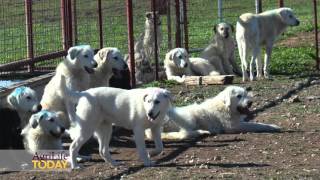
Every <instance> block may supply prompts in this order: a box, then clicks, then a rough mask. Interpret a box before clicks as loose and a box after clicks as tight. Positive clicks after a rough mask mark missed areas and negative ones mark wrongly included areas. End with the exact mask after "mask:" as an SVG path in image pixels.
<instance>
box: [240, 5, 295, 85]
mask: <svg viewBox="0 0 320 180" xmlns="http://www.w3.org/2000/svg"><path fill="white" fill-rule="evenodd" d="M299 23H300V22H299V20H298V19H297V18H296V17H295V16H294V14H293V11H292V10H291V9H290V8H279V9H274V10H270V11H265V12H263V13H260V14H251V13H246V14H242V15H241V16H240V17H239V20H238V22H237V26H236V39H237V42H238V49H239V55H240V58H241V68H242V75H243V77H242V78H243V81H246V80H247V79H248V75H247V67H248V65H247V58H248V56H249V55H250V54H252V58H251V61H250V80H251V81H252V80H254V79H255V77H254V73H253V71H254V70H253V66H254V61H256V69H257V78H262V65H261V59H260V53H261V52H260V45H265V46H266V54H265V58H264V67H263V71H264V77H265V78H267V79H269V78H270V76H269V70H268V65H269V63H270V57H271V51H272V47H273V43H274V41H275V40H276V38H277V36H278V35H280V34H282V33H283V32H284V31H285V30H286V28H287V27H288V26H298V25H299Z"/></svg>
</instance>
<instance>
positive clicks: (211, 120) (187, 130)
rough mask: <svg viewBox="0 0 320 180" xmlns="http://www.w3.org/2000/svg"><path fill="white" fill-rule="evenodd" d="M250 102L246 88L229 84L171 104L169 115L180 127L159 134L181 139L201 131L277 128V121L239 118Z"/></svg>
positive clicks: (219, 131) (273, 129) (231, 131)
mask: <svg viewBox="0 0 320 180" xmlns="http://www.w3.org/2000/svg"><path fill="white" fill-rule="evenodd" d="M251 105H252V100H251V97H250V95H249V93H248V91H247V90H246V89H244V88H241V87H237V86H229V87H227V88H226V89H225V90H223V91H222V92H220V93H219V94H218V95H217V96H215V97H213V98H210V99H207V100H205V101H204V102H203V103H201V104H193V105H189V106H183V107H175V108H171V109H170V110H169V112H168V116H169V119H170V120H172V121H173V122H175V123H176V124H177V125H178V127H181V130H180V131H179V132H169V133H164V134H163V135H162V137H163V138H164V139H185V138H189V137H196V136H199V135H201V134H220V133H246V132H278V131H280V127H278V126H277V125H273V124H263V123H257V122H245V121H243V118H244V117H246V116H247V115H249V113H250V110H249V108H250V106H251ZM171 128H172V127H171ZM164 131H166V130H165V129H164Z"/></svg>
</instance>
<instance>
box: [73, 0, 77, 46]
mask: <svg viewBox="0 0 320 180" xmlns="http://www.w3.org/2000/svg"><path fill="white" fill-rule="evenodd" d="M72 7H73V11H72V19H73V39H74V44H78V21H77V20H78V18H77V0H73V3H72Z"/></svg>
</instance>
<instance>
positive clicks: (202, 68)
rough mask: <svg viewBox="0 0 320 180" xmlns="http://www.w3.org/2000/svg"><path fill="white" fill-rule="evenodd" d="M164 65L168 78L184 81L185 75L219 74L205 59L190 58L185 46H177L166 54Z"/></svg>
mask: <svg viewBox="0 0 320 180" xmlns="http://www.w3.org/2000/svg"><path fill="white" fill-rule="evenodd" d="M164 67H165V70H166V75H167V78H168V80H174V81H177V82H179V83H183V82H184V80H185V76H193V75H199V76H207V75H219V73H218V72H217V71H215V68H214V67H213V66H212V65H211V64H210V63H209V62H208V61H207V60H205V59H202V58H189V55H188V52H187V50H186V49H184V48H175V49H172V50H171V51H169V52H168V53H167V54H166V58H165V60H164Z"/></svg>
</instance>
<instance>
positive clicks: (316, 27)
mask: <svg viewBox="0 0 320 180" xmlns="http://www.w3.org/2000/svg"><path fill="white" fill-rule="evenodd" d="M313 11H314V31H315V46H316V61H317V67H316V69H317V70H320V59H319V42H318V9H317V0H313Z"/></svg>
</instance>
